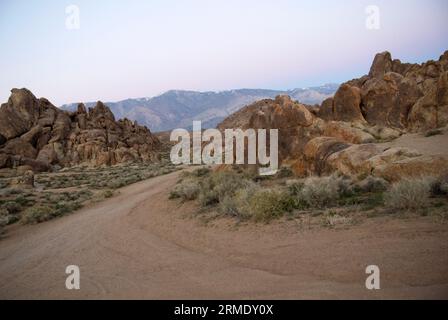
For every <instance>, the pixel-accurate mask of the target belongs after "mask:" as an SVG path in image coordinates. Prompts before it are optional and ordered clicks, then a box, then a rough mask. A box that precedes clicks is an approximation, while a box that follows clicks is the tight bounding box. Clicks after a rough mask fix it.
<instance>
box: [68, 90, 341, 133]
mask: <svg viewBox="0 0 448 320" xmlns="http://www.w3.org/2000/svg"><path fill="white" fill-rule="evenodd" d="M338 87H339V85H338V84H326V85H323V86H319V87H310V88H302V89H293V90H288V91H280V90H267V89H239V90H229V91H221V92H197V91H182V90H171V91H168V92H166V93H164V94H161V95H159V96H156V97H153V98H139V99H126V100H123V101H118V102H106V103H105V104H106V105H107V106H108V107H109V108H110V109H111V110H112V112H113V113H114V115H115V117H116V118H117V119H122V118H128V119H130V120H133V121H134V120H136V121H137V122H138V123H139V124H141V125H145V126H147V127H148V128H150V129H151V131H153V132H160V131H167V130H172V129H175V128H185V129H190V128H191V126H192V123H193V120H201V121H202V127H203V128H214V127H216V126H217V124H218V123H220V122H221V121H222V120H223V119H225V118H226V117H227V116H229V115H230V114H232V113H234V112H236V111H238V110H239V109H241V108H242V107H244V106H246V105H248V104H251V103H253V102H255V101H257V100H261V99H268V98H274V97H276V96H278V95H289V96H290V97H291V98H292V99H294V100H297V101H299V102H301V103H304V104H310V105H314V104H320V103H321V102H322V101H323V100H325V99H326V98H329V97H331V96H333V95H334V93H335V92H336V90H337V89H338ZM85 105H86V107H88V108H91V107H94V106H95V105H96V102H88V103H85ZM77 106H78V104H77V103H71V104H66V105H63V106H61V108H62V109H64V110H69V111H73V110H76V108H77Z"/></svg>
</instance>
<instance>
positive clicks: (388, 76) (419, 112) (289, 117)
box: [218, 51, 448, 180]
mask: <svg viewBox="0 0 448 320" xmlns="http://www.w3.org/2000/svg"><path fill="white" fill-rule="evenodd" d="M310 110H311V111H312V112H311V111H310ZM447 124H448V51H447V52H445V53H444V55H443V56H441V57H440V59H439V60H438V61H429V62H427V63H424V64H421V65H419V64H405V63H401V61H399V60H392V57H391V55H390V53H388V52H384V53H380V54H378V55H377V56H376V57H375V59H374V61H373V64H372V67H371V69H370V72H369V74H368V75H366V76H363V77H361V78H359V79H353V80H351V81H348V82H347V83H345V84H342V85H341V86H340V88H339V89H338V91H337V92H336V94H335V96H334V97H333V98H329V99H327V100H325V101H324V102H323V103H322V105H321V106H320V108H319V110H315V109H314V108H309V107H307V106H305V105H302V104H300V103H299V102H297V101H292V100H291V99H290V98H289V97H286V96H281V97H277V98H276V99H275V100H271V99H267V100H262V101H259V102H256V103H254V104H252V105H250V106H247V107H245V108H243V109H242V110H240V111H238V112H236V113H235V114H233V115H231V116H230V117H228V118H227V119H226V120H224V121H223V122H222V123H221V124H220V125H219V126H218V128H219V129H220V130H224V129H226V128H229V129H231V128H233V129H234V128H242V129H248V128H253V129H278V130H279V159H280V161H281V162H282V163H283V164H288V165H290V166H291V168H292V169H293V170H294V171H295V173H296V174H297V175H300V176H304V175H313V174H329V173H331V172H334V171H340V172H342V173H344V174H347V175H364V174H375V175H378V176H381V177H384V178H386V179H388V180H396V179H397V177H400V175H402V176H411V175H421V174H435V173H438V172H441V171H443V170H446V168H448V158H447V157H445V156H443V155H440V156H427V155H421V154H419V153H418V152H416V151H415V150H410V149H407V148H388V147H387V146H386V145H385V144H382V143H380V142H384V141H391V140H393V139H396V138H398V137H399V136H400V135H402V134H404V133H406V132H425V131H427V130H428V129H434V128H439V127H444V126H446V125H447ZM374 142H378V143H374ZM444 168H445V169H444Z"/></svg>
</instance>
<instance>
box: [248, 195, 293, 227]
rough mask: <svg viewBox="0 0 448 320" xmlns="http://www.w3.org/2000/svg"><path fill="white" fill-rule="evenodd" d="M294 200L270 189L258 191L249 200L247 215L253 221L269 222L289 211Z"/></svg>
mask: <svg viewBox="0 0 448 320" xmlns="http://www.w3.org/2000/svg"><path fill="white" fill-rule="evenodd" d="M293 207H294V200H293V199H292V197H291V196H290V195H289V194H288V193H286V192H281V191H277V190H271V189H260V190H258V191H256V192H255V193H254V194H253V195H252V196H251V197H250V198H249V206H248V208H247V209H248V214H249V216H250V217H251V218H252V219H254V220H255V221H265V222H268V221H271V220H272V219H274V218H279V217H281V216H283V214H284V213H285V212H288V211H291V210H292V209H293Z"/></svg>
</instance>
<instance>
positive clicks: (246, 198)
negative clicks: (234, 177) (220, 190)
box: [218, 184, 260, 219]
mask: <svg viewBox="0 0 448 320" xmlns="http://www.w3.org/2000/svg"><path fill="white" fill-rule="evenodd" d="M259 189H260V188H259V187H258V186H257V185H256V184H250V185H247V186H246V187H244V188H240V189H238V190H236V191H235V193H234V194H233V195H231V196H230V195H227V196H224V197H223V198H222V199H221V201H220V202H219V207H218V211H219V212H221V213H223V214H225V215H229V216H233V217H238V218H240V219H246V218H248V217H249V207H250V199H251V198H252V197H253V195H254V194H255V193H256V192H257V191H258V190H259Z"/></svg>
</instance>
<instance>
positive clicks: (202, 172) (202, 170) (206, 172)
mask: <svg viewBox="0 0 448 320" xmlns="http://www.w3.org/2000/svg"><path fill="white" fill-rule="evenodd" d="M210 172H211V170H210V168H199V169H196V170H193V171H192V175H193V176H195V177H204V176H207V175H209V174H210Z"/></svg>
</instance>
